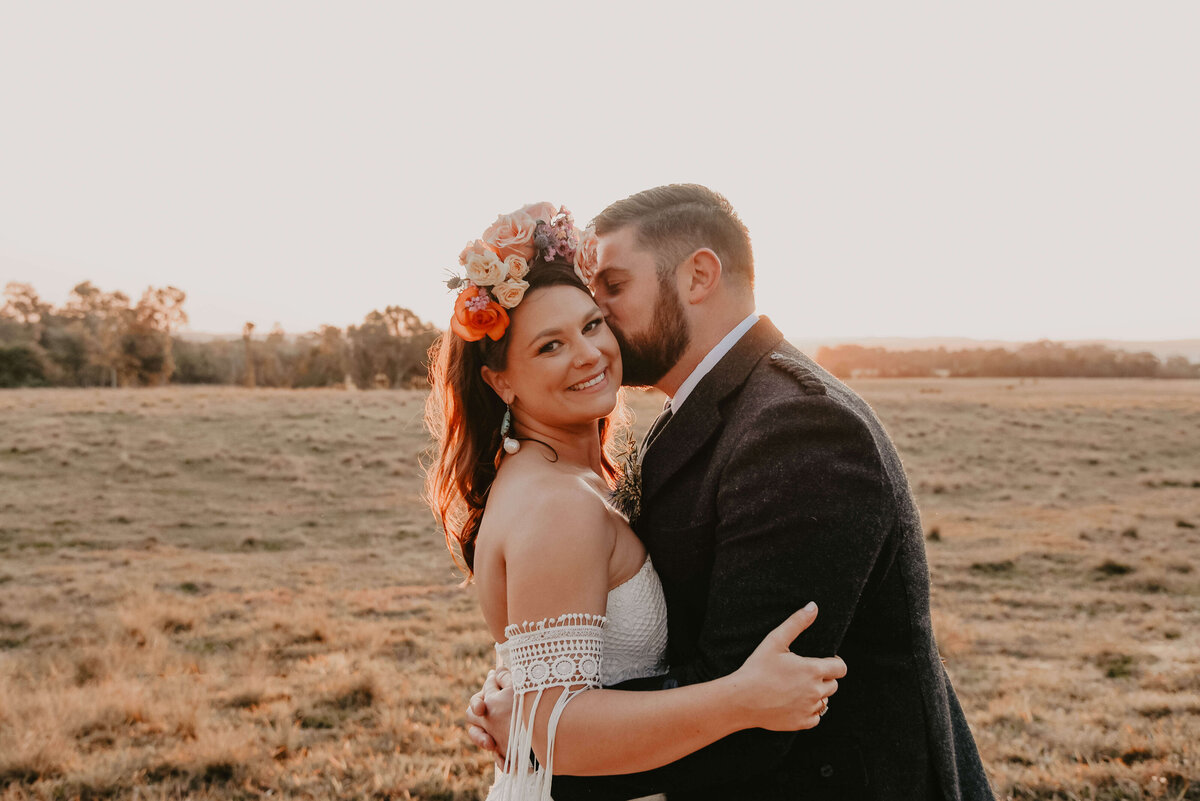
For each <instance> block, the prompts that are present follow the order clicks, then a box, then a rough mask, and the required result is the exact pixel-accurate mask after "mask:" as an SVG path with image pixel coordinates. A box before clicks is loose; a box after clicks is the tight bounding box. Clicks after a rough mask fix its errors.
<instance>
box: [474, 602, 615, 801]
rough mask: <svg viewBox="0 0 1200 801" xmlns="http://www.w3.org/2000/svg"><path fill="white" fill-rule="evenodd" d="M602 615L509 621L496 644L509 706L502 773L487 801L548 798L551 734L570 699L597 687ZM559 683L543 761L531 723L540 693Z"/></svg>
mask: <svg viewBox="0 0 1200 801" xmlns="http://www.w3.org/2000/svg"><path fill="white" fill-rule="evenodd" d="M605 622H606V618H604V617H603V616H601V615H590V614H582V613H581V614H569V615H562V616H560V617H558V618H548V619H546V620H539V621H536V622H531V621H526V622H523V623H516V624H512V625H509V626H508V627H507V628H506V629H505V630H504V636H505V641H504V642H502V643H498V644H497V645H496V651H497V654H498V655H499V657H500V661H501V663H502V664H504V665H505V666H506V667H508V668H509V669H510V670H511V671H512V680H513V692H514V706H513V713H512V721H511V723H510V726H509V733H508V753H507V755H506V757H505V761H504V771H503V775H502V776H499V777H497V782H496V784H495V785H494V786H493V787H492V791H491V792H490V793H489V794H488V801H550V783H551V780H552V778H553V775H554V735H555V731H556V730H557V728H558V721H559V718H561V717H562V713H563V710H564V709H566V706H567V703H568V702H570V701H571V699H572V698H574V697H575V696H577V695H579V693H581V692H584V691H585V690H590V689H593V688H596V687H599V686H600V660H601V649H602V645H603V631H604V624H605ZM553 687H562V688H563V692H562V693H561V694H560V695H559V696H558V698H557V700H555V702H554V708H553V709H552V710H551V712H550V720H549V722H548V723H547V726H546V759H545V764H538V763H537V760H536V759H535V757H534V756H533V725H534V721H535V720H536V716H537V711H538V705H539V704H540V703H541V701H542V696H543V695H544V694H545V692H546V691H547V690H549V689H551V688H553Z"/></svg>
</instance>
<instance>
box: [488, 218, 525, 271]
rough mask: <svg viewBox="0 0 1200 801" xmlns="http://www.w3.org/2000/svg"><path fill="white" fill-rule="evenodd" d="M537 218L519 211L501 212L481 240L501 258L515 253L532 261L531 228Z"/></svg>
mask: <svg viewBox="0 0 1200 801" xmlns="http://www.w3.org/2000/svg"><path fill="white" fill-rule="evenodd" d="M536 227H537V219H536V218H534V217H530V216H529V215H528V214H525V213H524V212H521V211H514V212H513V213H512V214H501V215H500V216H499V217H497V218H496V221H495V222H494V223H492V224H491V225H490V226H489V227H488V229H487V230H486V231H484V232H483V242H484V244H486V245H487V246H488V247H490V248H491V249H492V250H494V251H496V255H497V256H499V257H500V258H501V259H506V258H508V257H509V256H512V255H514V254H515V255H517V256H520V257H521V258H523V259H525V261H533V256H534V248H533V230H534V228H536Z"/></svg>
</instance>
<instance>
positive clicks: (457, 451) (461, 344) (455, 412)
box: [425, 257, 622, 578]
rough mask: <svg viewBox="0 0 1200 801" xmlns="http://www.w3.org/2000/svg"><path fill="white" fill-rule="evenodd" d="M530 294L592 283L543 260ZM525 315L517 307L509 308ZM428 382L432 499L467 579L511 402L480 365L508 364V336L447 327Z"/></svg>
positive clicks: (614, 473)
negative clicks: (467, 334)
mask: <svg viewBox="0 0 1200 801" xmlns="http://www.w3.org/2000/svg"><path fill="white" fill-rule="evenodd" d="M525 280H526V281H528V282H529V288H528V289H527V290H526V292H525V297H526V298H528V297H529V296H530V295H531V294H532V293H534V292H537V291H538V290H539V289H545V288H547V287H551V286H573V287H577V288H578V289H579V291H580V292H587V291H588V289H587V287H586V286H584V284H583V283H582V282H581V281H580V280H579V277H578V276H577V275H576V274H575V270H574V268H573V267H572V266H570V265H568V264H564V263H562V262H557V261H553V262H546V261H542V260H541V258H540V257H539V258H537V259H536V260H535V261H534V262H533V264H532V265H531V266H530V269H529V274H528V275H526V276H525ZM520 313H521V307H520V305H518V306H517V307H516V308H515V309H513V310H512V311H511V312H510V314H512V315H516V314H520ZM429 355H430V359H429V384H430V387H431V388H432V389H431V391H430V393H429V398H428V400H427V401H426V403H425V425H426V427H427V428H428V429H429V431H430V433H431V434H432V435H433V438H434V441H435V445H436V448H437V456H436V458H435V460H434V461H433V463H432V464H431V465H429V469H428V470H427V472H426V477H425V500H426V502H427V503H428V504H429V505H430V506H431V507H432V508H433V511H434V514H436V515H437V517H438V520H439V521H440V522H441V525H442V528H443V529H444V531H445V535H446V547H447V548H449V549H450V555H451V556H452V557H453V558H454V560H455V562H457V563H458V565H459V567H461V568H462V569H463V570H464V572H465V573H466V574H467V576H468V578H469V577H471V576H473V575H474V571H475V538H476V536H478V534H479V523H480V521H481V520H482V519H483V510H484V506H485V505H486V504H487V499H488V493H489V492H490V491H491V489H492V482H493V481H495V479H496V471H497V470H498V469H499V467H500V458H501V456H502V453H503V451H502V448H501V436H500V424H501V422H502V421H503V419H504V409H505V406H504V401H502V400H501V399H500V396H499V395H497V394H496V393H495V391H493V390H492V388H491V387H490V386H488V385H487V383H485V382H484V380H483V375H482V372H481V371H480V368H481V367H483V366H484V365H486V366H487V367H489V368H490V369H492V370H503V369H504V368H505V367H506V365H507V359H508V336H503V337H501V338H500V339H499V340H497V341H493V340H491V339H489V338H488V337H484V338H483V339H481V340H479V341H477V342H467V341H466V340H464V339H462V338H461V337H459V336H457V335H455V334H454V333H452V332H450V331H447V332H446V333H444V334H443V335H442V336H441V337H440V338H439V339H438V341H436V342H434V343H433V347H432V348H430V351H429ZM621 409H622V404H621V403H620V401H618V403H617V408H616V409H614V410H613V412H612V413H611V414H609V415H608V416H607V417H603V418H601V419H600V420H599V421H598V423H597V425H598V426H599V429H600V443H601V454H602V455H601V463H602V466H603V469H604V473H605V478H606V480H607V481H608V482H609V484H610V485H612V484H614V483H615V482H616V480H617V478H618V476H619V473H620V471H619V469H618V468H617V465H616V460H615V458H614V455H613V453H612V443H611V439H612V434H613V430H614V426H613V425H612V423H613V420H614V419H615V418H618V417H620V415H621V414H622V412H621V411H620V410H621Z"/></svg>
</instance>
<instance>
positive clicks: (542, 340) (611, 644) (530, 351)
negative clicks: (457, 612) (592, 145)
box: [426, 203, 845, 801]
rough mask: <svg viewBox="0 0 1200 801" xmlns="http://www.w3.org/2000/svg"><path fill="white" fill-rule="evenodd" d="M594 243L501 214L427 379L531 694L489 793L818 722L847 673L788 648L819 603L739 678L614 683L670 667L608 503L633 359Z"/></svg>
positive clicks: (451, 500) (640, 558)
mask: <svg viewBox="0 0 1200 801" xmlns="http://www.w3.org/2000/svg"><path fill="white" fill-rule="evenodd" d="M583 239H584V242H583V243H582V244H581V243H580V235H579V233H578V232H577V231H576V230H575V228H574V224H573V221H572V219H571V215H570V213H569V212H567V211H566V210H565V209H561V208H560V209H557V210H556V209H555V208H554V207H553V206H552V205H551V204H549V203H540V204H535V205H532V206H526V207H524V208H522V209H520V210H518V211H516V212H513V213H512V214H507V215H501V216H500V217H499V218H498V219H497V220H496V222H495V223H494V224H493V225H492V226H491V227H489V228H488V229H487V231H485V232H484V234H483V236H482V237H481V238H480V239H477V240H475V241H474V242H472V243H470V244H469V245H468V246H467V247H466V249H464V250H463V252H462V254H461V255H460V257H459V263H460V265H461V267H462V268H463V272H464V275H461V276H456V277H454V278H451V279H450V280H449V281H448V282H447V284H448V285H449V286H450V288H451V289H452V290H458V296H457V299H456V301H455V304H454V316H453V319H452V320H451V323H450V331H449V332H447V333H446V334H445V335H444V336H443V337H442V339H441V340H440V343H439V344H438V345H436V346H435V349H436V351H437V353H436V357H435V360H434V362H433V365H432V367H431V370H430V379H431V383H432V392H431V394H430V397H429V401H428V406H427V410H426V419H427V423H428V425H429V427H430V430H431V431H432V432H433V434H434V436H435V438H436V441H437V446H438V454H437V459H436V461H435V462H434V464H433V465H431V467H430V471H429V475H428V481H427V495H428V500H429V502H430V503H431V505H432V506H433V508H434V510H435V512H436V514H437V515H438V518H439V519H440V521H441V523H442V525H443V527H444V529H445V533H446V541H447V544H448V546H450V549H451V553H452V554H453V555H454V556H455V558H456V560H457V561H458V562H459V564H460V566H461V567H462V568H463V569H464V570H465V572H466V574H467V576H468V577H469V578H470V579H471V580H472V581H473V583H474V585H475V588H476V591H477V594H478V598H479V603H480V606H481V608H482V611H483V616H484V618H485V620H486V622H487V626H488V629H489V630H490V631H491V633H492V635H493V637H494V638H495V640H496V642H497V645H496V651H497V656H498V661H499V663H500V664H502V665H503V666H505V667H507V668H509V669H510V670H511V679H512V685H513V690H514V694H515V695H514V709H513V712H512V718H511V725H510V729H509V733H508V740H507V742H506V743H500V744H499V745H500V747H501V749H500V750H501V752H502V753H505V758H504V762H503V765H502V766H501V765H499V764H498V765H497V771H496V773H497V775H496V782H495V784H494V785H493V787H492V790H491V792H490V793H489V795H488V798H489V799H519V801H527V800H528V799H549V798H550V785H551V778H552V776H553V774H554V773H556V772H557V773H559V774H572V775H605V774H620V773H633V772H638V771H644V770H649V769H651V768H655V767H659V766H661V765H665V764H667V763H669V762H673V761H675V760H677V759H679V758H681V757H683V756H686V755H687V754H690V753H692V752H693V751H696V750H699V749H700V748H702V747H704V746H706V745H708V744H710V743H713V742H715V741H716V740H719V739H721V738H723V737H725V736H727V735H729V734H732V733H733V732H735V731H739V730H742V729H747V728H765V729H774V730H780V731H785V730H797V729H807V728H812V727H813V726H815V725H817V723H818V722H819V720H820V715H821V714H823V712H824V709H825V708H826V706H827V704H828V700H827V699H828V697H829V696H830V695H831V694H832V693H833V692H834V691H835V690H836V689H837V681H836V679H837V678H839V677H841V676H844V675H845V665H844V663H843V662H842V661H841V659H839V658H837V657H833V658H828V659H808V658H802V657H799V656H796V655H794V654H792V653H791V652H790V651H789V650H788V646H789V645H790V643H791V642H792V640H793V639H795V638H796V636H798V635H799V634H800V632H801V631H803V630H804V628H806V627H807V626H808V625H809V624H810V623H811V622H812V620H813V619H814V618H815V616H816V609H815V606H814V605H813V604H809V606H807V607H805V608H804V609H802V610H800V611H799V612H797V613H796V614H794V615H792V616H791V617H790V618H789V619H788V620H786V621H783V622H782V623H781V625H780V626H779V627H778V628H777V629H775V630H774V631H773V632H772V633H771V634H770V635H768V637H767V638H766V639H765V640H764V641H763V642H762V644H761V645H760V646H759V647H758V649H757V650H756V651H755V652H754V653H753V654H752V655H751V656H750V658H749V659H747V660H746V662H745V664H744V665H743V666H742V667H741V668H740V669H738V670H737V671H735V672H734V673H732V674H730V675H728V676H724V677H721V678H718V679H715V680H713V681H710V682H706V683H703V684H695V685H690V686H684V687H678V688H675V689H670V690H663V691H659V692H628V691H621V690H608V689H601V688H602V687H604V686H606V685H613V684H616V683H619V682H622V681H625V680H628V679H632V678H639V677H645V676H652V675H660V674H662V673H665V672H666V669H667V665H666V664H665V651H666V606H665V602H664V600H663V594H662V587H661V585H660V584H659V580H658V576H657V574H656V573H655V572H654V569H653V565H652V564H651V563H650V559H649V557H648V556H647V554H646V549H645V547H644V546H643V545H642V543H641V541H640V540H639V539H638V538H637V535H636V534H634V532H633V530H632V529H631V528H630V526H629V522H628V520H627V519H626V517H624V516H623V515H622V514H621V513H620V512H619V511H617V509H615V508H614V507H613V505H612V502H611V498H612V493H613V489H614V487H615V485H616V483H617V481H618V479H619V478H620V475H621V472H620V470H619V468H618V467H617V465H616V464H615V462H614V461H613V459H612V458H611V456H610V453H609V448H608V445H609V440H610V438H611V435H612V424H611V420H610V415H611V414H612V413H613V410H614V408H616V406H617V403H618V389H619V387H620V385H621V359H620V352H619V350H618V347H617V342H616V340H615V338H614V337H613V334H612V332H611V331H610V330H609V328H608V326H607V325H606V324H605V321H604V316H603V315H602V314H601V312H600V309H599V308H598V307H597V306H596V304H595V303H594V302H593V300H592V296H591V294H590V292H589V291H588V288H587V280H586V279H587V277H588V275H589V271H590V270H592V269H594V258H595V247H594V239H593V238H591V233H590V231H589V232H584V233H583Z"/></svg>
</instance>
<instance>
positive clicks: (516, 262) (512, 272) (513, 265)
mask: <svg viewBox="0 0 1200 801" xmlns="http://www.w3.org/2000/svg"><path fill="white" fill-rule="evenodd" d="M504 269H505V270H507V271H508V277H509V278H511V279H513V280H515V281H520V280H521V279H522V278H524V277H525V276H526V275H528V274H529V262H527V261H525V260H524V259H523V258H521V257H520V256H518V255H516V254H515V253H514V254H513V255H511V256H509V257H508V258H507V259H505V260H504Z"/></svg>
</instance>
